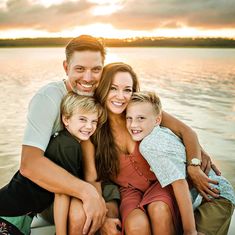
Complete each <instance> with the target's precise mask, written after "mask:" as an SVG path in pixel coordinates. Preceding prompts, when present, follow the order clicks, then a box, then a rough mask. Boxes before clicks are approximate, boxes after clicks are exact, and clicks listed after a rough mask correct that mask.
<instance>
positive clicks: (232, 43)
mask: <svg viewBox="0 0 235 235" xmlns="http://www.w3.org/2000/svg"><path fill="white" fill-rule="evenodd" d="M70 40H71V38H20V39H0V48H4V47H7V48H10V47H65V46H66V44H67V43H68V42H69V41H70ZM100 40H102V41H103V43H104V44H105V46H106V47H172V48H178V47H185V48H235V39H229V38H163V37H144V38H141V37H138V38H127V39H107V38H100Z"/></svg>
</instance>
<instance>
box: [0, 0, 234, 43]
mask: <svg viewBox="0 0 235 235" xmlns="http://www.w3.org/2000/svg"><path fill="white" fill-rule="evenodd" d="M80 34H91V35H93V36H97V37H106V38H127V37H136V36H165V37H229V38H235V0H110V1H108V0H0V38H21V37H32V38H33V37H73V36H77V35H80Z"/></svg>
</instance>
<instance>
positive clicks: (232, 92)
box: [0, 48, 235, 231]
mask: <svg viewBox="0 0 235 235" xmlns="http://www.w3.org/2000/svg"><path fill="white" fill-rule="evenodd" d="M63 59H64V49H63V48H13V49H11V48H7V49H0V64H1V72H0V110H1V112H0V186H3V185H4V184H5V183H7V182H8V180H9V179H10V178H11V177H12V175H13V173H14V172H15V171H16V170H17V169H18V167H19V160H20V151H21V140H22V135H23V130H24V127H25V120H26V114H27V105H28V102H29V100H30V98H31V97H32V96H33V94H34V93H35V92H36V91H37V90H38V89H39V88H40V87H41V86H42V85H44V84H46V83H48V82H51V81H57V80H60V79H63V78H65V73H64V71H63V67H62V61H63ZM114 61H123V62H126V63H128V64H130V65H132V66H133V68H134V69H135V71H136V72H137V74H138V75H139V78H140V82H141V88H142V90H143V89H146V90H154V91H156V92H157V93H158V94H159V95H160V97H161V99H162V103H163V107H164V110H165V111H167V112H169V113H170V114H173V115H174V116H176V117H177V118H179V119H180V120H182V121H184V122H185V123H187V124H188V125H190V126H191V127H192V128H193V129H194V130H195V131H196V132H197V134H198V137H199V140H200V143H201V145H202V146H203V147H204V149H205V150H206V151H207V152H208V153H209V154H210V156H212V157H213V161H214V162H215V163H216V164H217V166H219V168H220V170H221V171H222V174H223V175H224V176H226V177H227V178H228V179H229V180H230V181H231V182H232V184H233V186H235V158H234V155H235V89H234V88H235V49H204V48H203V49H194V48H191V49H189V48H187V49H186V48H109V49H108V56H107V59H106V63H109V62H114ZM234 231H235V230H234Z"/></svg>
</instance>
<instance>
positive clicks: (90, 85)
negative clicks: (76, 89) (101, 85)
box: [81, 84, 92, 88]
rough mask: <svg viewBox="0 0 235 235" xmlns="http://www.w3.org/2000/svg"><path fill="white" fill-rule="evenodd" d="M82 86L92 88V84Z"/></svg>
mask: <svg viewBox="0 0 235 235" xmlns="http://www.w3.org/2000/svg"><path fill="white" fill-rule="evenodd" d="M81 86H83V87H84V88H91V87H92V84H81Z"/></svg>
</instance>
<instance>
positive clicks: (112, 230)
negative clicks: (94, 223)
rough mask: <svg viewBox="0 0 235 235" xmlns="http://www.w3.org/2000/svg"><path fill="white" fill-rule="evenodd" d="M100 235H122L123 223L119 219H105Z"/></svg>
mask: <svg viewBox="0 0 235 235" xmlns="http://www.w3.org/2000/svg"><path fill="white" fill-rule="evenodd" d="M99 232H100V233H99V234H100V235H121V221H120V220H119V219H117V218H108V217H106V218H105V221H104V223H103V225H102V227H101V228H100V231H99Z"/></svg>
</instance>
